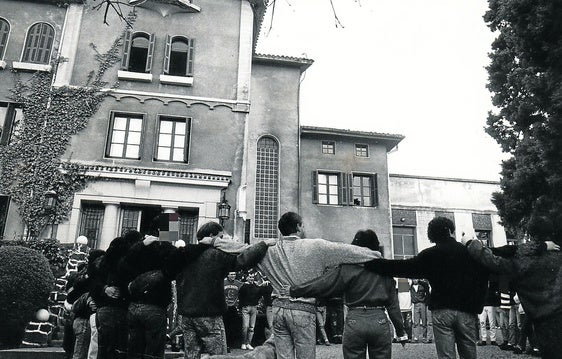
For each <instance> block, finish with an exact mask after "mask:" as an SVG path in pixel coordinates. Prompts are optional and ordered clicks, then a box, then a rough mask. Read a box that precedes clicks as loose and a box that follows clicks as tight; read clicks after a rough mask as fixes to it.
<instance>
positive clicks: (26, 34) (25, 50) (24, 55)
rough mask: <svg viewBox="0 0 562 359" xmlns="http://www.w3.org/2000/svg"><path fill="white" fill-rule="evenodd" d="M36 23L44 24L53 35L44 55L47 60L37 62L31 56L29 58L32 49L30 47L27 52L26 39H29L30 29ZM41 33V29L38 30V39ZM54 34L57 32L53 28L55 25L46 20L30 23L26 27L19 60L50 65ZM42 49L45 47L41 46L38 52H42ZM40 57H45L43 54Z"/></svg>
mask: <svg viewBox="0 0 562 359" xmlns="http://www.w3.org/2000/svg"><path fill="white" fill-rule="evenodd" d="M37 25H42V26H43V25H44V26H46V27H48V28H50V29H51V30H52V35H53V36H52V39H51V44H50V47H49V49H48V56H46V57H47V62H39V61H36V60H34V59H33V58H30V57H31V54H29V52H31V51H32V50H31V49H30V50H29V52H28V41H31V40H30V39H29V36H30V31H31V29H33V28H34V27H35V26H37ZM41 33H42V31H40V33H39V39H41ZM56 34H57V33H56V30H55V27H54V26H53V25H51V24H49V23H48V22H46V21H37V22H35V23H33V24H31V25H30V26H29V27H28V28H27V31H26V33H25V38H24V42H23V48H22V53H21V56H20V59H21V62H23V63H28V64H37V65H50V64H51V56H52V55H53V45H54V44H55V39H56ZM38 41H40V40H38ZM43 51H45V48H42V49H41V51H40V53H42V52H43ZM27 54H29V56H27V57H26V55H27ZM35 57H37V56H35ZM41 57H45V56H44V55H43V56H41Z"/></svg>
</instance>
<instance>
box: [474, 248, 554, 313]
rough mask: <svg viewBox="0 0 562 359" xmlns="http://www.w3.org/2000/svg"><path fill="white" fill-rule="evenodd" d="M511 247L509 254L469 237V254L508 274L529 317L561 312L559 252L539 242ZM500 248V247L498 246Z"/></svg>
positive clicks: (498, 271)
mask: <svg viewBox="0 0 562 359" xmlns="http://www.w3.org/2000/svg"><path fill="white" fill-rule="evenodd" d="M506 247H511V248H508V249H509V250H511V251H513V252H514V255H513V256H511V257H507V258H504V257H500V256H495V255H494V253H498V252H497V251H494V253H492V250H491V249H490V248H487V247H483V246H482V244H481V243H478V241H470V242H469V243H468V249H469V251H470V254H471V255H472V256H474V258H476V259H477V260H479V261H480V262H481V263H482V264H484V265H485V266H486V267H487V268H489V269H490V270H492V271H494V272H496V273H500V274H505V275H508V276H509V278H510V280H511V283H512V284H513V287H514V289H515V290H516V291H517V294H518V296H519V299H520V300H521V304H522V305H523V308H524V309H525V314H527V315H528V316H529V317H530V318H531V319H533V320H535V321H540V320H546V319H549V318H552V317H555V316H556V315H560V314H562V252H547V251H546V245H545V244H544V243H543V242H530V243H525V244H522V245H519V246H506ZM500 248H502V249H504V248H503V247H500Z"/></svg>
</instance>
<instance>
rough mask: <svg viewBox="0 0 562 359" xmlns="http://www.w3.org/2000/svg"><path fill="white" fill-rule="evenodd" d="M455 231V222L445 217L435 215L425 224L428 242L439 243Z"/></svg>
mask: <svg viewBox="0 0 562 359" xmlns="http://www.w3.org/2000/svg"><path fill="white" fill-rule="evenodd" d="M449 230H450V231H451V233H454V232H455V224H454V223H453V221H451V220H450V219H449V218H447V217H435V218H433V219H432V220H431V221H430V222H429V224H428V225H427V237H428V238H429V241H430V242H433V243H440V242H443V241H445V240H447V239H449V238H450V237H451V235H450V234H449Z"/></svg>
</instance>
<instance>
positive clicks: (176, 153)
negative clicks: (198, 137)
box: [156, 117, 191, 162]
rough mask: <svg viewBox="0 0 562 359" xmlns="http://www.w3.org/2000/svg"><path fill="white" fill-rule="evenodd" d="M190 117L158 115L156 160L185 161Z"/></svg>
mask: <svg viewBox="0 0 562 359" xmlns="http://www.w3.org/2000/svg"><path fill="white" fill-rule="evenodd" d="M190 123H191V121H190V119H188V118H183V117H160V125H159V130H158V145H157V148H156V160H159V161H183V162H187V159H188V156H187V154H188V150H189V127H190Z"/></svg>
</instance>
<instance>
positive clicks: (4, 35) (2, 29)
mask: <svg viewBox="0 0 562 359" xmlns="http://www.w3.org/2000/svg"><path fill="white" fill-rule="evenodd" d="M8 35H10V24H8V22H7V21H6V20H4V19H2V18H0V60H2V59H3V58H4V54H5V52H6V45H7V44H8Z"/></svg>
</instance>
